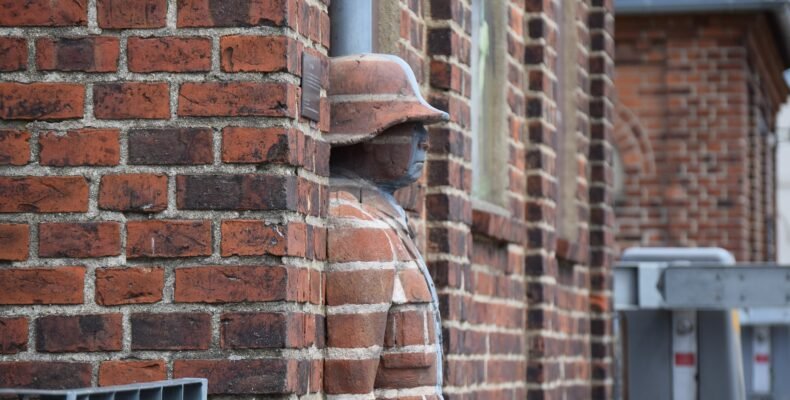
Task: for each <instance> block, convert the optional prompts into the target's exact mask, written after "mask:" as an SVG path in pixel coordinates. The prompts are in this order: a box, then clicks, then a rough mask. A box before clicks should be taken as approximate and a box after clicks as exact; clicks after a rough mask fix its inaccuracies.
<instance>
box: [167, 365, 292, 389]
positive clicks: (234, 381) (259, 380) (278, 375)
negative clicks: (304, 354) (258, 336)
mask: <svg viewBox="0 0 790 400" xmlns="http://www.w3.org/2000/svg"><path fill="white" fill-rule="evenodd" d="M296 367H297V366H296V361H295V360H286V359H282V358H268V359H262V360H176V361H175V362H174V363H173V377H174V378H186V377H190V378H206V379H208V387H209V389H208V390H209V393H210V394H220V393H221V394H285V393H292V392H294V390H293V387H294V386H296V383H297V382H296V380H297V379H298V378H299V377H298V376H297V375H296V369H297V368H296ZM261 371H266V373H265V374H262V373H261ZM305 378H306V377H305Z"/></svg>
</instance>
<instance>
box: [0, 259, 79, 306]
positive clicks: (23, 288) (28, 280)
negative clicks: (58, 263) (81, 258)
mask: <svg viewBox="0 0 790 400" xmlns="http://www.w3.org/2000/svg"><path fill="white" fill-rule="evenodd" d="M84 280H85V268H84V267H58V268H24V269H7V268H5V269H0V304H2V305H11V304H81V303H82V298H83V296H82V290H83V286H84V283H85V282H84Z"/></svg>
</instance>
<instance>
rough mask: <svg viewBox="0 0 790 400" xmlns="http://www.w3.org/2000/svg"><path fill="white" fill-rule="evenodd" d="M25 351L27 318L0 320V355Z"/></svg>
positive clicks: (4, 318)
mask: <svg viewBox="0 0 790 400" xmlns="http://www.w3.org/2000/svg"><path fill="white" fill-rule="evenodd" d="M25 350H27V318H24V317H7V318H6V317H3V318H0V354H16V353H19V352H22V351H25Z"/></svg>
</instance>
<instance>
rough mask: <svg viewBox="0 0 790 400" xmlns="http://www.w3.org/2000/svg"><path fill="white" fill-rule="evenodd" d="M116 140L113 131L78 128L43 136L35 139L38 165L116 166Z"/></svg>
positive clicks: (117, 138)
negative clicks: (37, 146)
mask: <svg viewBox="0 0 790 400" xmlns="http://www.w3.org/2000/svg"><path fill="white" fill-rule="evenodd" d="M119 138H120V131H119V130H117V129H80V130H74V131H68V132H67V133H65V134H62V135H61V134H58V133H55V132H48V133H44V134H42V135H40V136H39V140H38V144H39V146H40V150H39V158H40V161H39V162H40V164H41V165H49V166H53V167H74V166H80V165H89V166H112V165H118V162H119V161H120V159H121V149H120V143H119Z"/></svg>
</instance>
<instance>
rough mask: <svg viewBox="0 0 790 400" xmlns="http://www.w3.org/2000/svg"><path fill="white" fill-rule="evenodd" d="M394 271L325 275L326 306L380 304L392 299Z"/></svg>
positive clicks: (331, 273) (336, 272)
mask: <svg viewBox="0 0 790 400" xmlns="http://www.w3.org/2000/svg"><path fill="white" fill-rule="evenodd" d="M394 284H395V270H392V269H368V270H357V271H329V272H327V273H326V304H327V305H329V306H338V305H343V304H380V303H386V302H389V301H390V300H391V299H392V288H393V286H394Z"/></svg>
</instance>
